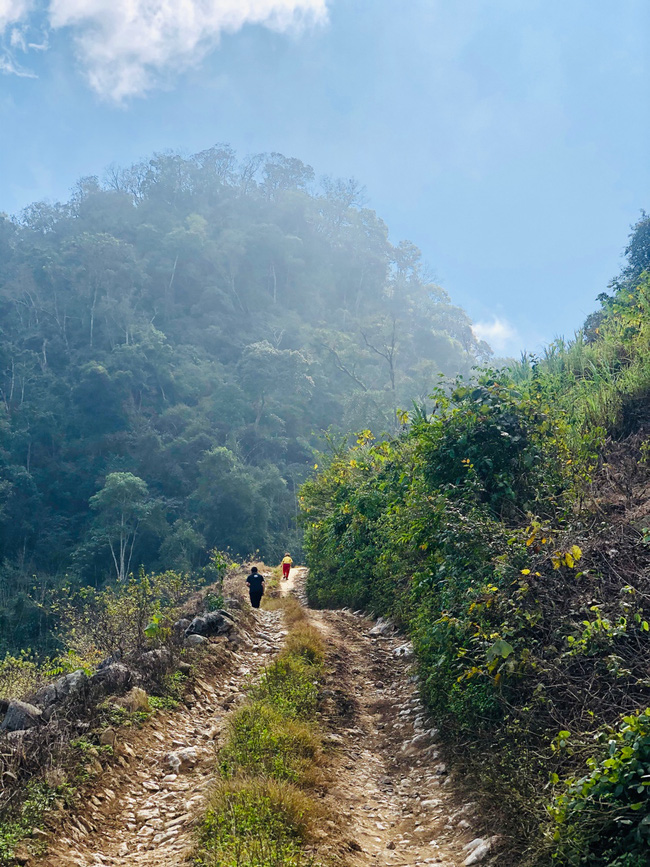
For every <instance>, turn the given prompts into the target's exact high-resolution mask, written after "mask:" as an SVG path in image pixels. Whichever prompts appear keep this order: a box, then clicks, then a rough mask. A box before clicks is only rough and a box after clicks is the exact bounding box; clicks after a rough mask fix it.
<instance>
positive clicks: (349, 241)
mask: <svg viewBox="0 0 650 867" xmlns="http://www.w3.org/2000/svg"><path fill="white" fill-rule="evenodd" d="M0 322H1V323H2V324H1V326H0V327H1V333H2V345H1V348H0V396H1V398H2V401H1V404H0V472H1V478H2V482H1V483H0V497H1V500H0V503H1V505H0V542H1V545H2V567H1V568H2V575H1V578H0V587H1V588H2V598H1V599H0V612H1V613H0V616H1V618H2V620H1V622H2V627H3V628H2V630H1V634H2V638H1V639H0V647H3V646H4V647H18V646H25V645H27V644H30V643H33V642H34V641H37V642H38V641H43V640H45V638H46V636H47V634H48V632H47V630H48V621H47V617H46V615H45V614H44V612H43V610H41V609H39V608H38V607H37V606H36V605H35V600H41V601H42V600H43V599H44V598H45V594H46V591H47V589H48V588H50V587H52V586H55V585H58V584H59V583H60V582H61V581H63V580H68V579H69V580H71V581H72V582H73V583H75V582H81V583H91V584H98V583H102V582H103V581H105V580H106V579H107V578H110V577H111V576H113V577H118V578H119V577H123V576H124V574H126V573H127V572H128V571H129V570H133V569H135V568H136V567H137V566H138V565H139V564H144V565H145V567H146V568H150V567H151V568H178V569H187V568H191V567H198V566H200V565H201V564H202V563H204V562H205V559H206V552H207V551H208V550H210V549H211V548H214V547H218V548H220V549H225V548H230V549H231V550H232V552H233V553H234V554H236V555H239V556H245V555H247V554H249V553H252V552H255V551H259V552H260V553H261V555H262V556H265V557H268V558H274V557H275V558H277V557H278V556H279V555H281V554H282V551H283V550H284V548H285V547H286V546H287V545H291V546H292V547H293V548H294V550H298V549H299V544H300V541H299V531H298V530H297V528H296V520H295V519H296V512H297V507H296V491H297V489H298V486H299V485H300V484H301V482H302V481H303V480H304V479H305V478H306V476H307V474H308V473H309V472H310V471H311V469H312V466H313V463H314V458H313V454H314V448H315V447H320V446H322V432H323V431H325V430H328V429H329V430H330V431H331V433H332V434H335V433H336V432H339V433H340V432H346V433H347V432H348V431H355V430H359V429H371V430H372V431H373V432H374V433H375V434H376V435H379V434H381V433H382V432H384V431H388V432H392V431H395V429H396V424H397V421H396V414H395V411H396V409H398V408H399V407H406V408H408V407H409V406H410V405H411V402H412V400H422V399H424V398H425V397H426V396H427V395H428V394H429V393H430V392H431V389H432V385H433V384H434V383H435V382H437V377H438V375H439V374H443V375H444V376H453V375H455V374H457V373H463V374H465V375H468V374H469V373H470V371H471V368H472V367H473V366H474V365H475V364H476V363H477V361H479V360H485V359H486V358H487V357H488V356H489V355H490V350H489V347H488V346H487V345H486V344H485V343H480V342H479V341H477V339H476V337H475V335H474V334H473V332H472V329H471V324H470V321H469V319H468V317H467V315H466V314H465V313H464V311H463V310H462V309H460V308H459V307H457V306H454V305H453V304H452V302H451V301H450V299H449V297H448V296H447V294H446V293H445V292H444V290H443V289H441V288H440V287H439V286H437V285H435V284H433V283H431V282H429V281H428V280H427V278H426V276H425V271H424V269H423V266H422V262H421V257H420V252H419V251H418V250H417V248H415V247H414V246H413V245H412V244H410V243H408V242H401V243H399V244H397V245H393V244H392V243H391V242H390V240H389V233H388V228H387V226H386V225H385V224H384V222H383V221H382V220H381V219H380V218H379V217H378V216H377V214H375V212H374V211H372V210H370V209H369V208H367V207H366V206H365V203H364V193H363V189H362V187H360V186H359V184H357V183H356V182H355V181H352V180H349V181H341V180H332V179H329V178H325V179H323V180H322V181H321V182H320V183H316V181H315V176H314V171H313V169H312V168H311V167H310V166H307V165H305V164H303V163H302V162H301V161H300V160H298V159H293V158H287V157H284V156H282V155H280V154H271V155H258V156H254V157H252V158H250V159H247V160H243V161H240V160H238V158H237V156H236V154H235V153H234V152H233V150H232V149H231V148H229V147H228V146H226V145H216V146H215V147H213V148H211V149H209V150H206V151H203V152H201V153H199V154H196V155H194V156H191V157H189V158H184V157H181V156H179V155H176V154H158V155H155V156H153V157H152V158H151V159H150V160H148V161H144V162H142V163H139V164H136V165H133V166H131V167H129V168H116V167H113V168H111V169H110V170H109V171H108V172H106V174H105V176H104V178H103V180H102V181H100V180H98V178H96V177H89V178H83V179H82V180H80V181H79V182H78V184H77V185H76V187H75V189H74V191H73V193H72V195H71V197H70V199H69V201H67V202H65V203H62V204H54V205H52V204H47V203H42V202H40V203H35V204H33V205H31V206H30V207H28V208H27V209H26V210H25V211H24V212H23V213H22V214H21V215H20V217H19V218H17V219H10V218H8V217H4V218H3V219H2V222H1V223H0ZM120 522H121V525H120ZM65 576H67V578H66V577H65Z"/></svg>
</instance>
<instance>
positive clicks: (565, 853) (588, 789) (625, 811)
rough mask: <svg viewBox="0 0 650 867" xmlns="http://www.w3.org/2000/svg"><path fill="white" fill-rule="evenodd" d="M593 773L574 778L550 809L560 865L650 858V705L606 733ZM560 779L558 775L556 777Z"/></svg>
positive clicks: (634, 862)
mask: <svg viewBox="0 0 650 867" xmlns="http://www.w3.org/2000/svg"><path fill="white" fill-rule="evenodd" d="M600 741H601V743H602V744H603V746H604V756H603V755H602V754H600V755H597V756H594V757H593V758H590V759H589V761H588V766H589V773H588V774H587V775H586V776H583V777H580V778H578V779H575V778H574V779H570V780H568V781H567V782H566V784H565V785H564V786H563V791H561V792H560V793H559V794H557V795H556V796H555V799H554V801H553V805H552V807H551V809H550V812H551V815H552V817H553V820H554V823H555V828H556V830H555V839H556V840H557V843H558V847H557V853H556V859H557V860H558V861H559V862H560V863H562V864H570V865H582V864H589V865H594V867H596V865H602V867H611V865H613V864H616V865H617V867H619V865H620V867H623V865H625V867H627V865H634V867H636V865H641V864H646V863H647V862H648V859H649V858H650V797H649V796H648V794H649V788H650V708H648V709H646V710H645V711H643V712H641V713H638V714H635V715H633V716H626V717H624V719H623V724H622V725H621V727H620V728H619V729H618V730H616V731H610V732H603V733H602V734H601V735H600ZM556 782H559V780H557V779H556Z"/></svg>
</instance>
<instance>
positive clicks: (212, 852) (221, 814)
mask: <svg viewBox="0 0 650 867" xmlns="http://www.w3.org/2000/svg"><path fill="white" fill-rule="evenodd" d="M313 811H314V804H313V802H312V801H311V800H310V799H309V798H307V797H306V796H305V795H304V794H303V793H302V792H301V791H300V790H299V789H297V788H296V787H295V786H292V785H291V784H289V783H279V782H276V781H271V780H259V779H257V780H256V779H253V780H239V781H236V782H228V783H220V784H219V785H218V786H217V787H216V789H215V791H214V793H213V795H212V798H211V800H210V806H209V807H208V811H207V813H206V816H205V819H204V822H203V827H202V830H201V844H202V847H203V850H202V853H201V856H200V857H199V860H198V861H197V864H201V865H206V867H211V865H215V867H216V865H219V867H231V865H232V867H235V865H237V867H239V865H260V867H261V865H264V867H282V865H286V867H308V865H313V864H314V861H313V858H312V857H311V856H308V855H305V854H304V852H303V851H302V850H303V847H304V845H305V844H306V843H308V842H309V839H310V832H311V822H310V816H311V814H312V813H313Z"/></svg>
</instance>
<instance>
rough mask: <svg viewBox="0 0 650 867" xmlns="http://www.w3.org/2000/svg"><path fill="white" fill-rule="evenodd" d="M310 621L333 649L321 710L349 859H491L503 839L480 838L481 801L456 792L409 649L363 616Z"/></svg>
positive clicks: (396, 865) (332, 615)
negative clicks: (477, 815) (477, 802)
mask: <svg viewBox="0 0 650 867" xmlns="http://www.w3.org/2000/svg"><path fill="white" fill-rule="evenodd" d="M305 572H306V570H298V569H297V570H293V572H292V574H291V579H292V580H291V582H290V584H289V587H288V588H287V589H289V590H292V589H294V582H295V591H294V592H296V593H297V595H299V596H302V592H301V590H302V583H303V580H304V577H305ZM285 586H287V585H285ZM303 601H305V600H304V599H303ZM310 617H311V620H312V622H313V623H314V625H316V626H318V627H319V628H320V629H321V630H322V632H323V634H324V635H325V638H326V640H327V644H328V646H329V647H330V654H329V659H328V663H329V668H330V674H329V678H328V679H329V683H328V684H327V688H326V689H325V701H324V704H323V715H324V718H325V720H324V721H325V723H326V725H327V727H328V729H329V732H330V733H329V735H327V736H326V740H327V742H328V743H329V745H330V746H331V748H332V753H331V762H332V767H331V772H332V773H331V776H332V779H333V780H334V782H333V785H332V786H331V788H330V792H329V794H328V796H327V804H328V807H329V810H330V812H331V814H332V815H333V816H334V817H335V818H337V819H339V822H338V827H339V828H340V829H341V831H342V836H343V846H344V847H346V848H347V852H348V854H347V855H346V859H345V863H346V864H348V865H350V867H353V865H359V867H361V865H377V867H379V865H392V867H406V865H408V867H416V865H425V864H435V865H439V867H457V865H468V867H469V865H473V864H488V863H489V862H490V860H491V859H490V854H491V849H492V847H493V844H494V843H495V842H496V839H494V838H489V837H488V838H483V837H481V836H479V835H478V833H477V830H476V828H477V821H476V818H475V806H474V805H473V804H472V803H470V802H467V801H465V800H463V799H462V798H461V797H460V796H459V794H458V791H457V789H456V788H455V787H454V785H453V781H452V779H451V778H450V776H449V774H448V772H447V767H446V766H445V763H444V762H443V761H442V759H441V756H440V746H439V744H438V743H437V734H438V733H437V731H436V730H435V729H434V728H433V727H432V726H431V723H430V722H429V720H428V719H427V715H426V713H425V711H424V708H423V707H422V704H421V701H420V698H419V696H418V691H417V685H416V683H415V668H414V664H413V663H414V660H413V651H412V647H411V645H410V644H409V643H406V644H405V643H404V638H403V637H401V638H400V637H399V636H396V635H394V632H393V630H392V629H391V628H390V624H384V623H382V621H379V622H378V623H375V622H374V621H372V620H369V619H368V618H366V617H364V616H362V615H361V614H359V613H352V612H350V611H312V612H310Z"/></svg>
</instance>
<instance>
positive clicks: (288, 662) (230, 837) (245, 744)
mask: <svg viewBox="0 0 650 867" xmlns="http://www.w3.org/2000/svg"><path fill="white" fill-rule="evenodd" d="M270 605H271V606H272V607H273V608H274V609H275V608H277V607H281V608H282V609H283V610H284V614H285V623H286V625H287V626H288V628H289V634H288V636H287V641H286V644H285V647H284V648H283V650H282V652H281V653H280V654H279V656H278V658H277V659H276V660H275V661H274V662H273V663H272V664H271V665H269V666H268V667H267V668H266V669H265V670H264V671H263V673H262V676H261V677H260V678H259V680H258V681H257V683H255V684H253V685H252V686H251V688H250V690H249V695H248V702H247V703H246V704H245V705H244V706H243V707H242V708H240V709H239V710H237V711H236V712H235V713H234V715H233V717H232V719H231V721H230V726H229V730H228V736H227V739H226V743H225V744H224V746H223V747H222V749H221V750H220V752H219V757H218V774H219V779H218V781H217V783H216V785H215V789H214V793H213V795H212V798H211V801H210V806H209V808H208V811H207V813H206V816H205V818H204V820H203V822H202V824H201V829H200V836H199V842H198V847H197V855H196V863H197V864H199V865H205V867H217V865H220V867H221V865H233V867H235V865H237V867H239V865H241V867H281V865H286V867H308V865H315V861H314V858H313V856H312V855H311V854H310V853H309V851H306V850H307V849H309V845H310V841H311V839H312V837H311V835H312V830H313V826H314V823H315V821H316V819H317V818H318V817H319V815H320V813H321V808H320V806H319V805H318V802H317V801H316V800H315V799H314V797H313V795H312V794H311V793H312V791H313V789H314V788H315V787H318V786H322V784H323V775H322V772H321V767H320V766H321V760H322V747H321V737H320V733H319V730H318V726H317V724H316V722H315V715H316V713H317V706H318V690H319V681H320V679H321V676H322V667H323V662H324V658H325V652H324V645H323V641H322V639H321V637H320V633H318V631H317V630H316V629H314V628H313V627H311V626H310V625H309V623H308V621H307V617H306V614H305V611H304V609H303V607H302V606H301V605H300V603H299V602H298V600H297V599H295V598H293V597H289V598H287V599H282V600H278V599H273V600H271V602H270Z"/></svg>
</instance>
